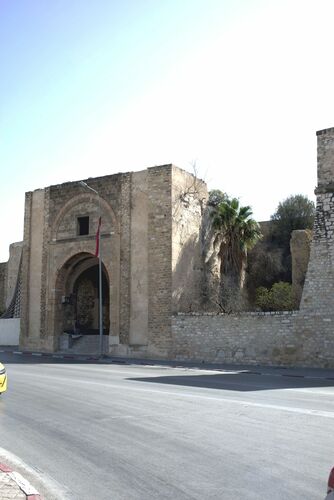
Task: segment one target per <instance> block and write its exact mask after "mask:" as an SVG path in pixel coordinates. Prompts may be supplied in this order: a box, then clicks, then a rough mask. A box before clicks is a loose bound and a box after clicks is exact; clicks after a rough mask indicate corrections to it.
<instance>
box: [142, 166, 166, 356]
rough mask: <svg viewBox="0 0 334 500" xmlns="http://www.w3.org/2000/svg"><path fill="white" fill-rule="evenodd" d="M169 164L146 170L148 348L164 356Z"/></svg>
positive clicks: (151, 351) (153, 354) (157, 354)
mask: <svg viewBox="0 0 334 500" xmlns="http://www.w3.org/2000/svg"><path fill="white" fill-rule="evenodd" d="M171 183H172V165H163V166H161V167H153V168H149V169H148V174H147V191H148V228H149V232H148V343H149V346H148V350H149V353H150V355H151V356H158V357H168V356H169V353H170V350H171V348H172V336H171V314H172V269H171V261H172V221H171V209H172V203H171V189H172V188H171Z"/></svg>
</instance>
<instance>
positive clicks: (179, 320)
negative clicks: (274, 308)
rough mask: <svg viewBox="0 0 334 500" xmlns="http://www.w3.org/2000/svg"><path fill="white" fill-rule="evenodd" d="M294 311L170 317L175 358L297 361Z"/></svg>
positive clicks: (262, 362)
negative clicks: (171, 318) (171, 319)
mask: <svg viewBox="0 0 334 500" xmlns="http://www.w3.org/2000/svg"><path fill="white" fill-rule="evenodd" d="M296 314H297V313H296V312H279V313H240V314H229V315H224V314H223V315H212V314H202V315H196V314H195V315H186V314H184V315H182V314H179V315H177V316H174V317H173V321H172V327H173V335H174V340H175V351H174V359H176V360H195V361H201V362H208V363H232V364H233V363H248V364H266V365H289V364H296V357H297V356H296V352H297V351H298V348H297V346H296V339H295V337H294V334H293V322H294V320H295V317H296ZM301 364H304V363H301Z"/></svg>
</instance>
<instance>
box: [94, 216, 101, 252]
mask: <svg viewBox="0 0 334 500" xmlns="http://www.w3.org/2000/svg"><path fill="white" fill-rule="evenodd" d="M100 231H101V217H99V224H98V226H97V231H96V247H95V257H98V256H99V254H100Z"/></svg>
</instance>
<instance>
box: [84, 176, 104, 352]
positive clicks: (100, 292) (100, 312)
mask: <svg viewBox="0 0 334 500" xmlns="http://www.w3.org/2000/svg"><path fill="white" fill-rule="evenodd" d="M79 184H80V185H81V186H83V187H84V188H86V189H90V191H93V193H95V194H96V195H97V196H98V199H99V227H98V249H99V339H100V349H99V351H100V358H103V313H102V299H103V297H102V258H101V253H102V252H101V197H100V195H99V193H98V192H97V191H96V190H95V189H93V188H92V187H90V186H89V185H88V184H86V182H84V181H80V182H79Z"/></svg>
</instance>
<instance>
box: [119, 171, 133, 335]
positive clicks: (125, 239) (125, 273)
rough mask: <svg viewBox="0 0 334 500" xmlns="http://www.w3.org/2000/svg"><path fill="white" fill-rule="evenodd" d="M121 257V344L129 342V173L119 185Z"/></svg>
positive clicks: (124, 175)
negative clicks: (120, 185)
mask: <svg viewBox="0 0 334 500" xmlns="http://www.w3.org/2000/svg"><path fill="white" fill-rule="evenodd" d="M120 221H121V224H120V226H121V257H120V267H121V268H120V332H119V340H120V343H121V344H128V343H129V329H130V266H131V264H130V262H131V255H130V254H131V231H130V225H131V174H130V173H127V174H123V175H122V187H121V205H120Z"/></svg>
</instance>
